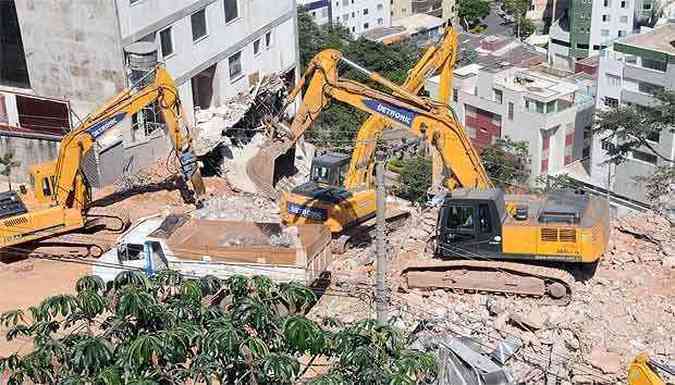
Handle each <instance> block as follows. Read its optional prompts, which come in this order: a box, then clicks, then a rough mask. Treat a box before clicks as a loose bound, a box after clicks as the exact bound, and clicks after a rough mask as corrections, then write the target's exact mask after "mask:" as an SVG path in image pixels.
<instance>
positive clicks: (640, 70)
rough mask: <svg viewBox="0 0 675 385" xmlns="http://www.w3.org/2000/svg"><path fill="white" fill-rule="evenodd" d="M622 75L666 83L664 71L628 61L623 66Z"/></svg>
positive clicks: (655, 82)
mask: <svg viewBox="0 0 675 385" xmlns="http://www.w3.org/2000/svg"><path fill="white" fill-rule="evenodd" d="M623 77H624V78H629V79H635V80H638V81H643V82H647V83H652V84H668V81H667V80H668V79H666V73H665V72H661V71H658V70H655V69H651V68H645V67H641V66H638V65H635V64H630V63H626V65H625V66H624V67H623Z"/></svg>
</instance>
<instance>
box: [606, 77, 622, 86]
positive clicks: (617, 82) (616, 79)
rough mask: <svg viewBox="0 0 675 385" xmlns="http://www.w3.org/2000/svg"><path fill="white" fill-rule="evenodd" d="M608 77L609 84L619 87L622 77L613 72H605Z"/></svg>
mask: <svg viewBox="0 0 675 385" xmlns="http://www.w3.org/2000/svg"><path fill="white" fill-rule="evenodd" d="M605 77H606V79H607V84H609V85H610V86H613V87H618V86H619V85H621V78H620V77H618V76H616V75H613V74H605Z"/></svg>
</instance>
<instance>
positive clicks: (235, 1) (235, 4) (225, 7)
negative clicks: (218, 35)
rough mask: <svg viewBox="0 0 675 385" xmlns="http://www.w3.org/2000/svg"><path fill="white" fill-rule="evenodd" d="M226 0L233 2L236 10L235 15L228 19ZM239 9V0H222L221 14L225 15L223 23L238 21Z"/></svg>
mask: <svg viewBox="0 0 675 385" xmlns="http://www.w3.org/2000/svg"><path fill="white" fill-rule="evenodd" d="M228 1H232V2H234V7H235V11H236V15H235V16H234V17H233V18H231V19H228V12H227V2H228ZM240 10H241V7H240V6H239V0H223V15H224V16H225V25H228V24H232V23H236V22H237V21H239V20H240V19H241V12H240Z"/></svg>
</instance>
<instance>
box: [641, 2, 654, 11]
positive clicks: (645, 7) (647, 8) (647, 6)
mask: <svg viewBox="0 0 675 385" xmlns="http://www.w3.org/2000/svg"><path fill="white" fill-rule="evenodd" d="M642 9H644V10H645V11H649V10H650V9H652V5H651V4H650V3H644V4H642Z"/></svg>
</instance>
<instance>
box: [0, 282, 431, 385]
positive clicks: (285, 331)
mask: <svg viewBox="0 0 675 385" xmlns="http://www.w3.org/2000/svg"><path fill="white" fill-rule="evenodd" d="M76 289H77V295H75V296H72V295H59V296H55V297H51V298H47V299H45V300H44V301H42V303H41V305H40V306H38V307H32V308H30V313H31V317H27V316H26V315H24V312H23V311H21V310H14V311H9V312H5V313H3V314H2V315H0V326H2V327H3V328H5V329H6V330H7V339H10V340H11V339H12V338H16V337H18V336H23V337H28V338H32V342H33V345H34V350H33V351H32V352H29V353H28V354H25V355H23V356H18V355H10V356H9V357H5V358H0V372H3V373H6V374H7V376H8V382H7V383H8V384H12V385H19V384H23V383H36V384H49V385H52V384H53V385H57V384H59V385H62V384H73V385H75V384H82V385H85V384H86V385H122V384H143V385H145V384H169V383H204V384H247V383H248V384H250V383H259V384H269V385H277V384H278V385H289V384H293V383H298V381H299V379H300V378H302V377H303V375H304V374H305V373H306V370H307V368H308V366H309V365H310V364H311V362H313V360H314V359H315V358H317V357H319V356H322V357H325V358H326V359H328V360H331V362H333V365H332V367H331V368H330V369H329V371H328V373H327V374H326V375H324V376H322V377H320V378H316V379H315V380H314V383H316V384H333V383H336V384H337V383H340V384H350V385H351V384H354V385H356V384H389V383H390V384H405V385H413V384H416V383H417V382H418V381H419V380H421V379H430V378H432V377H433V376H434V374H435V365H436V363H435V359H434V357H433V356H430V355H428V354H423V353H418V352H414V351H408V350H406V349H405V347H404V341H405V339H404V336H403V335H402V334H401V333H400V332H399V331H398V330H396V329H394V328H392V327H390V326H385V327H378V326H377V325H376V323H375V322H374V321H372V320H367V321H361V322H358V323H356V324H353V325H349V326H347V327H343V326H341V325H338V324H337V323H335V322H327V323H326V325H320V324H318V323H316V322H314V321H312V320H309V319H308V318H306V317H305V316H304V314H305V312H306V311H307V310H308V309H309V308H310V307H311V306H312V305H313V304H314V303H315V302H316V296H315V295H314V293H313V292H312V291H311V290H309V289H308V288H307V287H305V286H303V285H300V284H297V283H285V284H276V283H274V282H272V281H271V280H270V279H269V278H267V277H252V278H246V277H243V276H233V277H231V278H229V279H227V280H225V281H222V280H219V279H217V278H215V277H204V278H201V279H198V280H193V279H186V278H185V277H182V276H180V275H179V274H177V273H176V272H163V273H161V274H158V275H156V276H154V277H152V278H150V279H148V278H145V277H144V276H140V275H137V274H129V273H122V274H120V275H119V276H118V277H117V278H116V279H115V280H114V284H112V285H108V286H107V287H106V285H104V284H103V282H102V281H101V280H100V279H99V278H96V277H83V278H81V279H80V280H78V282H77V284H76ZM280 309H283V311H280ZM93 326H95V327H93ZM303 356H306V357H308V358H309V360H306V359H303ZM301 362H309V364H301Z"/></svg>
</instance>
